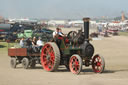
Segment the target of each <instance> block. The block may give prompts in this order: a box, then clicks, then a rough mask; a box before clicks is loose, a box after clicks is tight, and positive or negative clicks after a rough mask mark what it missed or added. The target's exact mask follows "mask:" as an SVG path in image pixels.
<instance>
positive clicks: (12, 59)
mask: <svg viewBox="0 0 128 85" xmlns="http://www.w3.org/2000/svg"><path fill="white" fill-rule="evenodd" d="M16 64H17V63H16V58H11V60H10V65H11V67H12V68H16Z"/></svg>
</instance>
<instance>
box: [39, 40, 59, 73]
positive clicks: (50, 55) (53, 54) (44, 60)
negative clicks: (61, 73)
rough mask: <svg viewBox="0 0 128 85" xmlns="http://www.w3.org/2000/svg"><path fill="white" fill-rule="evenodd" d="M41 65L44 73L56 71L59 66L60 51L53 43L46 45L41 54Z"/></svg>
mask: <svg viewBox="0 0 128 85" xmlns="http://www.w3.org/2000/svg"><path fill="white" fill-rule="evenodd" d="M41 64H42V66H43V68H44V69H45V70H46V71H56V70H57V68H58V66H59V64H60V51H59V48H58V47H57V45H56V44H55V43H53V42H48V43H46V44H45V45H44V46H43V48H42V52H41Z"/></svg>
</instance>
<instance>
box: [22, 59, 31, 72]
mask: <svg viewBox="0 0 128 85" xmlns="http://www.w3.org/2000/svg"><path fill="white" fill-rule="evenodd" d="M22 66H23V68H24V69H27V68H28V66H29V59H28V58H23V60H22Z"/></svg>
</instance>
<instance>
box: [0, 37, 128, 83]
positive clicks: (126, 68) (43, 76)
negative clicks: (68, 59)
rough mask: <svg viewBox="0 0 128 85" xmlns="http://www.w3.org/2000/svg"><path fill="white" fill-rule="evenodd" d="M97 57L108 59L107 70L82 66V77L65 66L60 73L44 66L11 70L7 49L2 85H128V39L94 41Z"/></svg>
mask: <svg viewBox="0 0 128 85" xmlns="http://www.w3.org/2000/svg"><path fill="white" fill-rule="evenodd" d="M91 43H92V44H93V45H94V47H95V54H97V53H98V54H100V55H102V56H103V57H104V58H105V62H106V68H105V72H104V73H102V74H95V73H94V72H93V71H92V68H91V66H90V67H85V66H83V70H82V72H81V73H80V75H74V74H72V73H71V72H69V71H68V70H67V69H66V68H65V67H64V66H60V67H59V70H58V71H57V72H46V71H45V70H43V68H42V66H41V65H37V67H36V68H35V69H27V70H26V69H23V68H22V66H21V65H19V66H18V67H17V68H16V69H12V68H11V67H10V62H9V61H10V57H9V56H8V55H7V50H6V51H4V50H1V51H0V85H128V37H126V36H114V37H108V38H102V40H94V41H91Z"/></svg>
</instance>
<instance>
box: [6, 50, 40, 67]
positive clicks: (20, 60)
mask: <svg viewBox="0 0 128 85" xmlns="http://www.w3.org/2000/svg"><path fill="white" fill-rule="evenodd" d="M8 56H10V57H11V60H10V65H11V67H12V68H16V66H17V65H18V64H22V66H23V68H25V69H27V68H29V67H30V68H34V67H35V65H36V64H39V63H40V53H31V52H29V51H28V48H9V49H8Z"/></svg>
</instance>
